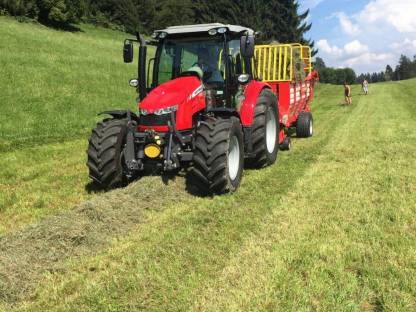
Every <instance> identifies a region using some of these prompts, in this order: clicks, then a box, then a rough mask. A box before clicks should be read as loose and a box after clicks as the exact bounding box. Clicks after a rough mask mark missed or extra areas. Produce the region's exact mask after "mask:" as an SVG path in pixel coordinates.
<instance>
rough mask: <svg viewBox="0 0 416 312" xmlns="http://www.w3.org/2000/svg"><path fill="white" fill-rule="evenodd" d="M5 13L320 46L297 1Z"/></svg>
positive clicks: (81, 5) (53, 1) (216, 0)
mask: <svg viewBox="0 0 416 312" xmlns="http://www.w3.org/2000/svg"><path fill="white" fill-rule="evenodd" d="M0 10H2V13H3V14H9V15H12V16H16V17H17V18H18V19H20V20H22V19H32V20H36V21H38V22H40V23H42V24H46V25H51V26H54V27H67V26H69V25H73V24H76V23H79V22H84V23H91V24H95V25H98V26H104V27H109V28H116V29H119V30H122V31H125V32H129V33H135V32H137V31H139V32H142V33H145V34H151V32H152V31H153V30H154V29H160V28H164V27H166V26H173V25H186V24H196V23H212V22H222V23H229V24H237V25H243V26H246V27H250V28H253V29H255V30H256V31H260V32H261V34H262V35H261V40H262V41H265V42H267V41H271V40H274V41H279V42H300V43H303V44H308V45H310V46H312V47H313V45H314V42H312V41H310V40H308V39H307V38H305V33H306V32H307V31H309V29H310V28H311V26H312V25H311V23H308V22H307V17H308V15H309V10H306V11H305V12H300V13H299V4H298V2H297V1H295V0H211V1H205V0H102V1H100V0H0ZM316 52H317V51H316V50H314V54H316Z"/></svg>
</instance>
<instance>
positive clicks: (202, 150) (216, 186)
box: [189, 117, 244, 194]
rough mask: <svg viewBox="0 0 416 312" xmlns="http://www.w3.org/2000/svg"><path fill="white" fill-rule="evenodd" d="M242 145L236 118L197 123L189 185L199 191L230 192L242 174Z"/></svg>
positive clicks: (234, 188)
mask: <svg viewBox="0 0 416 312" xmlns="http://www.w3.org/2000/svg"><path fill="white" fill-rule="evenodd" d="M243 144H244V143H243V131H242V129H241V124H240V121H239V119H238V118H236V117H231V118H230V119H222V118H218V119H213V120H207V121H203V122H201V123H200V125H199V127H198V129H197V133H196V138H195V152H194V156H193V167H192V169H191V171H190V177H189V178H190V182H191V184H192V185H193V186H196V187H197V188H198V190H199V191H200V192H201V193H203V194H223V193H227V192H234V191H235V190H236V189H237V188H238V186H239V185H240V182H241V179H242V175H243V166H244V148H243Z"/></svg>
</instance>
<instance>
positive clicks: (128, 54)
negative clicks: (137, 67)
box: [123, 40, 133, 63]
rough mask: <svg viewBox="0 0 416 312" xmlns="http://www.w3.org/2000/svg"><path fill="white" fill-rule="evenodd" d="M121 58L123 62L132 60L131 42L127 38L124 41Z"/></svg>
mask: <svg viewBox="0 0 416 312" xmlns="http://www.w3.org/2000/svg"><path fill="white" fill-rule="evenodd" d="M123 59H124V63H131V62H133V42H131V41H128V40H126V41H124V47H123Z"/></svg>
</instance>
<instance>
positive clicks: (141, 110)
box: [140, 108, 149, 116]
mask: <svg viewBox="0 0 416 312" xmlns="http://www.w3.org/2000/svg"><path fill="white" fill-rule="evenodd" d="M140 115H143V116H146V115H149V111H148V110H146V109H142V108H140Z"/></svg>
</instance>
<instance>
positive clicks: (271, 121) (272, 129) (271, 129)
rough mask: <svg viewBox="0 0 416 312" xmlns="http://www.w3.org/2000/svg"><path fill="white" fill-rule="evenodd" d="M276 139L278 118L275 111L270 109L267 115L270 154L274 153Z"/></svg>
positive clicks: (267, 138)
mask: <svg viewBox="0 0 416 312" xmlns="http://www.w3.org/2000/svg"><path fill="white" fill-rule="evenodd" d="M276 138H277V131H276V118H275V116H274V113H273V111H272V110H271V109H269V110H268V111H267V114H266V145H267V151H268V152H269V153H273V151H274V149H275V147H276Z"/></svg>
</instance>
